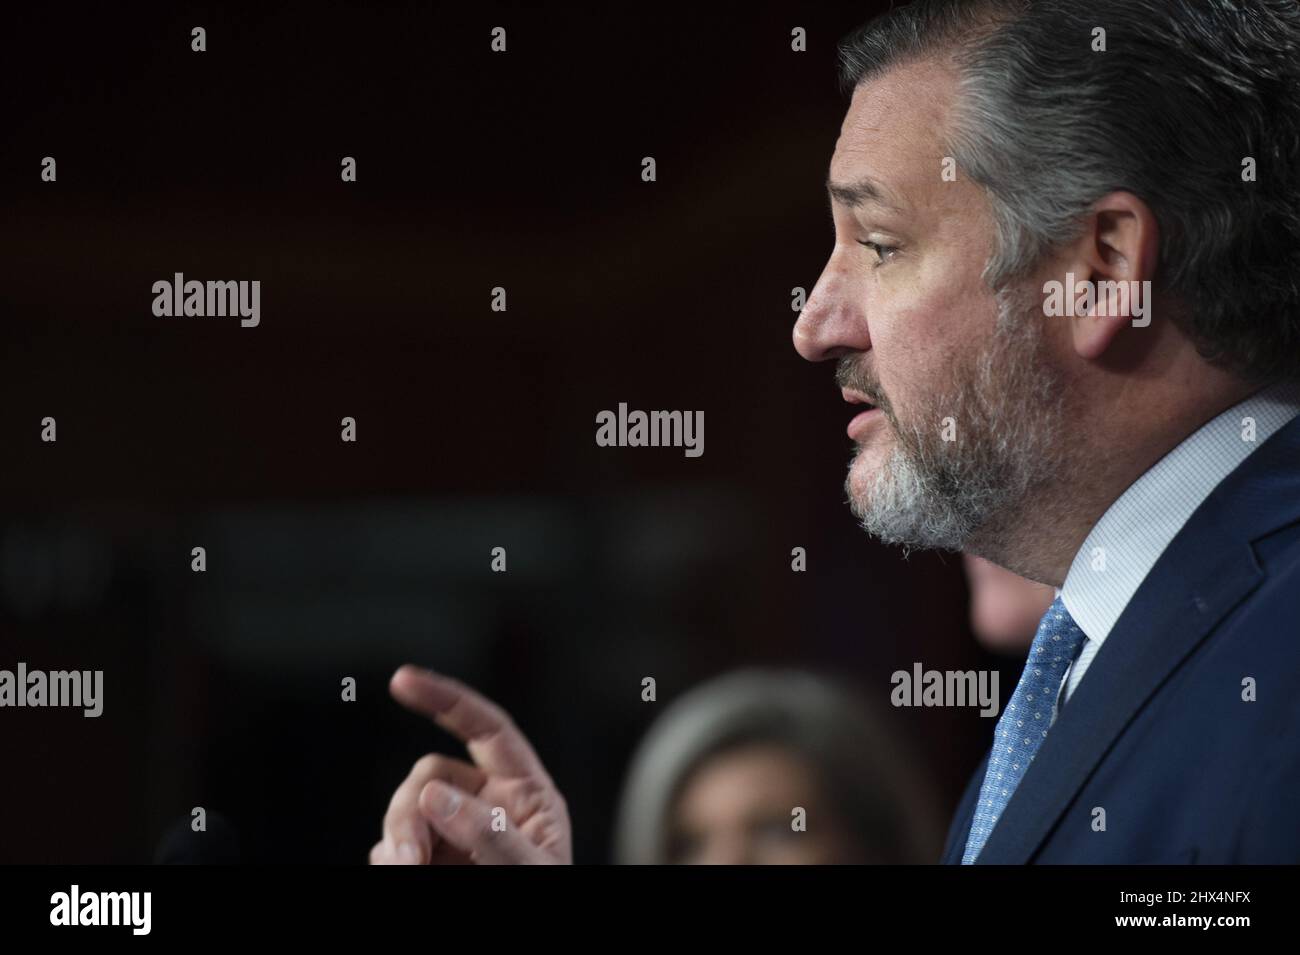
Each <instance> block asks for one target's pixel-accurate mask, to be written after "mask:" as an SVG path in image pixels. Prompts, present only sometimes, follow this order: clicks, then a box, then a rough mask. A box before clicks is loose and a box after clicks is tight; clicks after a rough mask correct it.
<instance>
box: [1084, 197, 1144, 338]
mask: <svg viewBox="0 0 1300 955" xmlns="http://www.w3.org/2000/svg"><path fill="white" fill-rule="evenodd" d="M1159 248H1160V233H1159V226H1158V225H1157V224H1156V217H1155V215H1154V214H1152V212H1151V209H1150V207H1149V206H1148V205H1147V204H1146V203H1145V202H1143V201H1142V200H1141V199H1139V198H1138V197H1137V196H1135V195H1133V194H1132V193H1131V192H1112V193H1109V194H1108V195H1106V196H1103V197H1102V198H1101V199H1099V200H1098V201H1097V202H1096V203H1094V204H1093V206H1092V209H1091V211H1090V212H1089V215H1088V218H1087V220H1086V222H1085V225H1084V231H1083V234H1082V235H1080V237H1079V238H1078V240H1077V241H1076V243H1075V245H1074V247H1073V249H1072V253H1073V254H1071V255H1070V256H1068V260H1069V261H1070V262H1071V263H1072V264H1071V266H1070V268H1071V270H1072V271H1073V273H1074V280H1075V282H1080V281H1084V280H1087V281H1089V282H1090V283H1091V288H1090V293H1089V292H1085V291H1080V292H1079V294H1078V295H1076V298H1075V301H1076V302H1082V304H1083V307H1078V306H1076V309H1075V311H1076V312H1077V313H1078V314H1076V315H1074V316H1073V317H1071V319H1070V323H1071V326H1070V332H1071V338H1072V341H1073V343H1074V350H1075V352H1076V353H1077V354H1078V355H1079V357H1081V358H1086V359H1089V360H1094V359H1097V358H1099V357H1101V355H1102V354H1104V353H1105V351H1106V349H1108V348H1109V347H1110V346H1111V343H1112V342H1113V341H1114V340H1115V336H1116V335H1118V334H1119V332H1120V330H1121V329H1123V328H1125V327H1128V326H1129V325H1130V324H1132V325H1133V326H1134V327H1139V328H1140V327H1143V326H1145V325H1146V324H1148V323H1149V322H1150V312H1149V309H1150V307H1151V295H1150V288H1151V286H1150V284H1147V283H1150V281H1151V279H1152V278H1153V276H1154V275H1155V270H1156V259H1157V257H1158V255H1159ZM1135 283H1136V284H1135ZM1070 294H1075V292H1074V290H1070ZM1084 296H1087V298H1084ZM1089 300H1090V302H1089ZM1139 316H1140V317H1139Z"/></svg>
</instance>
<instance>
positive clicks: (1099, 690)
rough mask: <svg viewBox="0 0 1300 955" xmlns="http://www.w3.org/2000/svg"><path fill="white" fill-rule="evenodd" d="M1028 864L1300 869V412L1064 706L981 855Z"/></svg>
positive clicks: (967, 807) (1216, 495)
mask: <svg viewBox="0 0 1300 955" xmlns="http://www.w3.org/2000/svg"><path fill="white" fill-rule="evenodd" d="M1247 678H1250V679H1251V680H1253V681H1254V684H1255V697H1256V698H1255V701H1254V702H1243V699H1242V696H1243V692H1244V686H1243V681H1245V680H1246V679H1247ZM987 764H988V756H987V755H985V757H984V760H983V761H982V762H981V763H980V765H979V767H978V768H977V769H976V771H975V774H974V775H973V776H972V777H971V781H970V783H969V784H968V785H967V787H966V792H965V794H964V795H963V796H962V800H961V803H960V804H959V805H958V808H957V812H956V814H955V816H954V817H953V821H952V826H951V828H950V829H949V832H948V840H947V845H946V846H945V848H944V854H943V861H944V862H945V863H949V864H958V863H960V862H961V857H962V852H963V850H964V848H965V845H966V836H967V834H968V833H969V832H970V824H971V817H972V815H973V814H974V808H975V801H976V799H977V798H978V795H979V788H980V784H981V783H982V782H983V780H984V769H985V766H986V765H987ZM1098 808H1100V809H1102V810H1104V811H1105V831H1096V830H1095V829H1094V822H1093V821H1094V818H1100V817H1099V816H1097V815H1096V814H1095V810H1096V809H1098ZM1027 862H1042V863H1121V864H1125V863H1150V864H1170V863H1173V864H1177V863H1193V862H1194V863H1275V862H1276V863H1297V862H1300V418H1294V419H1292V420H1291V421H1290V422H1289V423H1288V424H1286V425H1285V426H1283V427H1282V428H1281V429H1279V430H1278V431H1277V432H1276V433H1274V434H1273V436H1272V437H1270V438H1269V440H1268V441H1266V442H1264V443H1263V444H1262V445H1261V446H1260V447H1259V448H1257V449H1256V450H1255V451H1254V453H1252V454H1251V455H1250V456H1249V457H1247V458H1246V460H1245V461H1244V462H1243V463H1242V464H1241V465H1240V466H1239V467H1238V468H1237V469H1236V470H1235V471H1233V472H1232V473H1231V474H1230V475H1228V477H1227V478H1225V479H1224V480H1223V481H1222V482H1221V483H1220V484H1219V486H1218V487H1217V488H1215V490H1214V491H1213V493H1211V494H1210V496H1209V497H1208V498H1206V499H1205V501H1203V502H1202V504H1201V506H1200V507H1199V508H1198V509H1197V510H1196V512H1195V513H1194V514H1193V515H1192V517H1191V519H1190V520H1188V522H1187V524H1186V525H1184V527H1183V528H1182V529H1181V530H1180V531H1179V532H1178V535H1177V536H1176V537H1175V538H1174V540H1173V541H1172V542H1171V543H1170V545H1169V547H1168V548H1166V550H1165V552H1164V553H1163V554H1161V555H1160V558H1159V560H1158V561H1157V562H1156V564H1155V566H1154V567H1152V569H1151V572H1150V573H1149V574H1148V575H1147V577H1146V579H1145V580H1144V581H1143V582H1142V585H1141V586H1140V587H1139V588H1138V590H1137V592H1136V593H1135V594H1134V595H1133V598H1132V600H1131V601H1130V602H1129V604H1128V606H1127V607H1125V609H1124V612H1123V614H1122V615H1121V616H1120V618H1119V620H1118V621H1117V622H1116V624H1115V627H1114V629H1113V630H1112V631H1111V633H1110V635H1109V636H1108V637H1107V638H1106V642H1105V643H1103V644H1102V647H1101V649H1100V650H1099V651H1098V652H1097V655H1096V656H1095V657H1094V658H1093V660H1092V662H1091V664H1090V665H1089V667H1088V672H1087V675H1086V676H1085V677H1084V678H1083V679H1082V680H1081V681H1080V682H1079V685H1078V686H1077V687H1076V688H1075V691H1074V693H1073V694H1072V695H1071V696H1070V699H1069V701H1068V702H1067V703H1066V705H1065V706H1064V707H1063V708H1062V709H1061V710H1060V712H1059V713H1058V715H1057V718H1056V722H1055V723H1054V724H1053V725H1052V727H1051V729H1050V730H1049V731H1048V734H1047V738H1046V739H1044V740H1043V743H1042V746H1041V747H1040V748H1039V751H1038V754H1037V755H1036V757H1035V758H1034V761H1033V762H1032V763H1031V764H1030V766H1029V770H1028V771H1027V772H1026V773H1025V776H1024V778H1023V779H1022V780H1021V781H1020V785H1019V786H1018V787H1017V789H1016V791H1015V792H1014V793H1013V794H1012V796H1011V800H1010V801H1009V802H1008V803H1007V806H1006V809H1005V810H1004V811H1003V814H1002V816H1001V818H1000V819H999V820H998V823H997V825H996V826H995V827H994V829H993V832H992V834H991V835H990V836H989V839H988V842H987V843H986V844H985V846H984V849H983V851H982V852H981V853H980V855H979V857H978V858H977V859H976V863H977V864H989V863H995V864H996V863H1001V864H1021V863H1027Z"/></svg>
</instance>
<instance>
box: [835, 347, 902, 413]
mask: <svg viewBox="0 0 1300 955" xmlns="http://www.w3.org/2000/svg"><path fill="white" fill-rule="evenodd" d="M835 384H836V385H837V386H838V387H840V388H847V389H849V390H850V391H856V392H859V393H860V394H862V395H863V396H865V397H866V399H867V400H868V401H869V402H871V403H872V404H873V405H875V406H876V407H877V408H880V409H882V410H884V411H886V412H892V411H893V407H892V406H891V405H890V403H889V398H887V397H886V396H885V393H884V392H883V391H882V390H881V389H880V382H879V381H878V380H877V378H876V376H875V375H874V374H872V373H871V370H870V369H869V368H867V367H865V366H863V365H859V364H858V363H857V361H856V360H855V358H854V356H853V355H845V356H844V357H843V358H841V359H840V360H839V364H837V365H836V366H835Z"/></svg>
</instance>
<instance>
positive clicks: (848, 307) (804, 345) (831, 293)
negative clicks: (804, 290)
mask: <svg viewBox="0 0 1300 955" xmlns="http://www.w3.org/2000/svg"><path fill="white" fill-rule="evenodd" d="M791 337H792V338H793V340H794V350H795V351H797V352H798V353H799V354H800V355H801V356H802V357H804V358H806V359H807V360H808V361H827V360H829V359H833V358H840V357H843V356H844V355H847V354H850V353H852V352H859V351H867V350H868V349H870V348H871V336H870V334H869V333H868V331H867V319H866V314H865V313H864V312H863V310H862V304H861V296H860V294H859V290H858V289H857V288H856V286H855V283H854V282H853V281H852V279H851V276H850V275H849V273H848V272H847V271H846V270H845V267H844V266H843V265H841V264H839V263H837V261H836V254H835V253H834V252H832V253H831V258H830V261H828V262H827V263H826V268H824V269H823V270H822V274H821V277H820V278H818V279H817V284H816V285H815V286H813V290H812V294H811V295H809V296H808V301H807V302H805V303H804V307H803V311H801V312H800V313H799V319H798V321H796V322H795V323H794V332H793V333H792V335H791Z"/></svg>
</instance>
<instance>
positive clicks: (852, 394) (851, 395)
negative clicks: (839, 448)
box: [840, 388, 881, 441]
mask: <svg viewBox="0 0 1300 955" xmlns="http://www.w3.org/2000/svg"><path fill="white" fill-rule="evenodd" d="M840 394H841V395H842V396H843V397H844V400H845V401H847V402H848V403H849V404H851V405H854V406H856V408H861V409H862V410H861V411H859V413H858V414H856V415H855V416H854V417H853V420H852V421H850V422H849V426H848V429H847V430H848V434H849V437H850V438H852V439H853V440H854V441H858V440H861V438H862V437H863V435H864V434H865V431H866V429H867V428H869V427H870V426H871V423H872V422H874V421H876V420H878V419H879V418H880V417H881V412H880V409H879V408H878V407H876V406H875V405H874V404H873V403H872V402H871V400H870V399H868V398H867V396H866V395H864V394H863V393H862V392H860V391H853V390H852V389H850V388H844V389H841V391H840ZM856 408H855V410H856Z"/></svg>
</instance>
